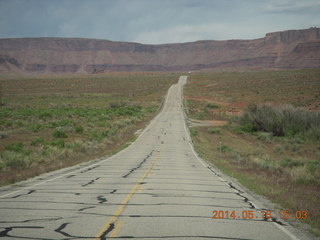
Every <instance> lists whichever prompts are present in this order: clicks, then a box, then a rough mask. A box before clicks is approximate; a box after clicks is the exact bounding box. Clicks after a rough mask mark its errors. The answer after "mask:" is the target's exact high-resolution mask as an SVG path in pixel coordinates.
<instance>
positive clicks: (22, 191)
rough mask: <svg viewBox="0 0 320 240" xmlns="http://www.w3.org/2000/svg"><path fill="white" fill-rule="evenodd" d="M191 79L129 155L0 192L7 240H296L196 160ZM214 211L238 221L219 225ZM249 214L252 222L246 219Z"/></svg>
mask: <svg viewBox="0 0 320 240" xmlns="http://www.w3.org/2000/svg"><path fill="white" fill-rule="evenodd" d="M186 80H187V77H185V76H182V77H180V80H179V83H178V84H175V85H173V86H172V87H171V88H170V89H169V91H168V95H167V98H166V101H165V103H164V106H163V109H162V111H161V113H160V114H159V115H158V116H157V117H156V118H155V119H154V120H153V121H152V122H151V123H150V124H149V126H148V127H147V128H146V129H145V130H144V131H143V132H142V134H141V135H140V136H139V138H138V139H137V140H136V141H135V142H134V143H133V144H131V145H130V146H129V147H128V148H127V149H125V150H123V151H121V152H119V153H118V154H116V155H114V156H113V157H110V158H107V159H100V160H99V161H95V162H93V163H90V164H86V165H81V166H77V167H73V168H71V169H70V168H69V169H64V170H60V171H56V172H55V173H50V174H47V175H43V176H40V177H38V178H35V179H32V180H28V181H26V182H22V183H20V184H17V185H14V186H10V187H5V188H1V189H0V238H3V239H106V238H111V237H116V238H120V239H268V240H269V239H295V237H294V236H293V235H292V234H291V233H290V232H288V231H287V229H286V227H285V226H280V225H279V224H278V223H275V222H274V221H271V220H267V221H265V220H264V219H263V218H262V216H261V213H260V210H261V209H257V205H256V203H253V202H252V201H250V199H248V198H249V197H248V196H247V195H246V194H245V193H243V192H241V191H240V190H237V188H235V187H234V185H232V184H229V183H228V182H227V181H225V180H224V179H222V178H221V177H220V176H219V175H217V174H216V173H215V170H214V169H213V168H212V167H210V166H207V165H206V163H204V162H202V161H201V160H200V159H199V158H198V157H197V156H196V155H195V153H194V150H193V148H192V145H191V143H190V137H189V135H188V132H187V129H186V126H185V117H184V113H183V107H182V88H183V85H184V84H185V82H186ZM213 211H223V212H224V214H227V212H226V211H229V213H228V214H229V215H231V214H232V213H234V214H235V215H233V217H230V218H229V219H227V218H224V219H212V217H213V216H214V214H213ZM249 211H252V212H249ZM248 213H250V214H254V217H253V219H243V218H244V217H246V215H247V214H248ZM220 214H222V213H221V212H220ZM243 214H244V215H243ZM225 217H226V215H225Z"/></svg>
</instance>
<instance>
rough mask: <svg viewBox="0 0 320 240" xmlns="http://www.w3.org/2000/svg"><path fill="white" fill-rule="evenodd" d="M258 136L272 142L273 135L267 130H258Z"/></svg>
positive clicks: (262, 139) (264, 140)
mask: <svg viewBox="0 0 320 240" xmlns="http://www.w3.org/2000/svg"><path fill="white" fill-rule="evenodd" d="M255 135H256V136H257V138H258V139H259V140H261V141H263V142H267V143H270V142H271V141H272V135H271V134H270V133H267V132H257V133H256V134H255Z"/></svg>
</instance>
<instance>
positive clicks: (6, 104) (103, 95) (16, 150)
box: [0, 73, 178, 185]
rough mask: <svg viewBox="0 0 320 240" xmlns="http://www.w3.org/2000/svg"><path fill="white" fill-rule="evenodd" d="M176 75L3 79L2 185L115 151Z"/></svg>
mask: <svg viewBox="0 0 320 240" xmlns="http://www.w3.org/2000/svg"><path fill="white" fill-rule="evenodd" d="M177 80H178V75H176V74H161V73H116V74H95V75H76V74H74V75H70V74H69V75H59V76H40V75H39V76H17V75H10V76H8V75H3V76H1V75H0V81H1V85H2V103H3V104H2V106H1V108H0V131H1V132H0V137H1V141H2V143H3V144H1V145H0V185H2V184H7V183H12V182H15V181H18V180H22V179H25V178H27V177H31V176H34V175H37V174H40V173H42V172H46V171H51V170H54V169H57V168H61V167H65V166H70V165H73V164H76V163H79V162H83V161H88V160H91V159H95V158H97V157H100V156H103V155H107V154H111V153H114V152H115V151H116V150H118V149H121V148H123V146H126V145H127V141H129V140H130V139H133V138H134V136H133V135H134V132H136V130H138V129H139V128H142V127H143V126H144V125H145V124H146V123H147V122H148V121H149V119H151V118H152V117H153V116H154V115H155V114H156V111H157V109H158V106H159V104H160V102H161V100H162V99H163V96H164V95H165V94H166V92H167V89H168V88H169V86H170V85H172V84H173V83H175V82H176V81H177Z"/></svg>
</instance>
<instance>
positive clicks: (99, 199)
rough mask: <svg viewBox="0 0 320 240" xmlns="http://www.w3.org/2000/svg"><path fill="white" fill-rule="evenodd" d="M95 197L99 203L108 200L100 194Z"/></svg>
mask: <svg viewBox="0 0 320 240" xmlns="http://www.w3.org/2000/svg"><path fill="white" fill-rule="evenodd" d="M97 199H98V201H99V203H100V204H102V203H105V202H107V201H108V200H107V199H106V198H105V197H103V196H101V195H100V196H98V197H97Z"/></svg>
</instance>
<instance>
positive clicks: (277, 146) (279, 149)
mask: <svg viewBox="0 0 320 240" xmlns="http://www.w3.org/2000/svg"><path fill="white" fill-rule="evenodd" d="M273 152H275V153H278V154H281V153H283V148H282V146H281V145H276V146H275V147H274V148H273Z"/></svg>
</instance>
